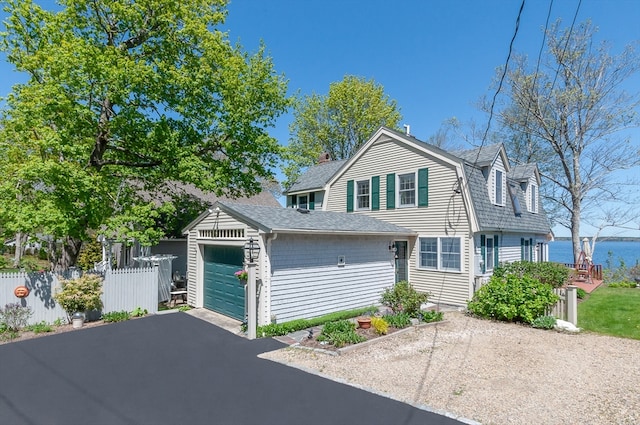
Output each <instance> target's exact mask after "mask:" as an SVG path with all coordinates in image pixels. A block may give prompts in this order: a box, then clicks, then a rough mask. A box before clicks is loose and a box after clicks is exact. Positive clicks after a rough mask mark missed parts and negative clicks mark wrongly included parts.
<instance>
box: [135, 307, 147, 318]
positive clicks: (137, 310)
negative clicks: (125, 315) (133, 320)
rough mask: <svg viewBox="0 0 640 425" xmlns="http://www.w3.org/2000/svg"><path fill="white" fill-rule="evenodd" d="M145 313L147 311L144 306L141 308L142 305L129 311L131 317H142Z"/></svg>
mask: <svg viewBox="0 0 640 425" xmlns="http://www.w3.org/2000/svg"><path fill="white" fill-rule="evenodd" d="M147 314H149V311H147V309H146V308H144V309H143V308H142V307H136V308H135V310H133V311H132V312H131V316H133V317H142V316H146V315H147Z"/></svg>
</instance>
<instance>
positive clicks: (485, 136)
mask: <svg viewBox="0 0 640 425" xmlns="http://www.w3.org/2000/svg"><path fill="white" fill-rule="evenodd" d="M524 3H525V0H522V4H520V10H519V11H518V17H517V18H516V28H515V30H514V32H513V37H511V42H510V43H509V53H508V54H507V60H506V61H505V64H504V69H503V70H502V75H501V76H500V83H499V84H498V89H497V90H496V92H495V94H494V95H493V99H492V101H491V108H490V109H489V120H488V121H487V128H486V129H485V131H484V135H483V136H482V141H481V143H480V149H478V154H477V155H476V159H475V161H473V166H474V167H475V166H476V163H477V162H478V158H479V157H480V151H481V150H482V147H483V146H484V143H485V141H486V140H487V135H488V134H489V128H490V127H491V119H492V118H493V109H494V107H495V105H496V98H497V97H498V94H499V93H500V91H501V90H502V85H503V84H504V79H505V77H506V76H507V69H508V68H509V60H510V59H511V53H512V52H513V43H514V42H515V40H516V36H517V35H518V30H519V29H520V17H521V16H522V10H523V9H524Z"/></svg>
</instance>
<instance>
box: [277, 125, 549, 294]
mask: <svg viewBox="0 0 640 425" xmlns="http://www.w3.org/2000/svg"><path fill="white" fill-rule="evenodd" d="M329 164H330V163H329ZM329 164H327V163H324V164H319V165H317V166H314V167H311V168H310V169H309V170H308V171H307V173H305V174H304V175H303V176H301V178H300V179H299V182H298V183H296V184H294V185H293V186H292V187H291V188H290V189H289V190H288V191H287V192H286V195H287V205H291V206H293V207H298V206H300V205H301V199H302V201H304V200H307V202H308V207H309V208H310V209H313V208H316V209H322V210H323V211H334V212H344V213H347V214H350V215H353V216H359V215H366V216H370V217H373V218H377V219H380V220H382V221H385V222H388V223H391V224H395V225H397V226H400V227H402V228H407V229H411V230H413V231H414V232H415V234H416V235H417V237H416V238H411V237H403V238H396V239H394V240H393V245H394V247H393V249H394V251H395V257H396V259H395V269H396V272H395V279H396V281H399V280H408V281H410V282H411V283H412V284H413V286H414V287H415V288H416V289H418V290H420V291H424V292H428V293H429V294H430V300H431V301H432V302H436V303H444V304H451V305H459V306H465V305H466V303H467V301H468V300H469V299H471V297H472V295H473V292H474V291H475V290H477V289H478V288H479V287H480V286H481V285H482V284H483V283H485V282H486V281H487V280H488V278H489V277H490V276H491V274H492V272H493V269H494V267H496V266H497V265H498V264H499V263H500V262H510V261H516V260H528V261H546V260H547V259H548V245H547V243H548V240H549V238H550V235H551V228H550V225H549V221H548V219H547V216H546V215H545V213H544V210H543V208H542V206H541V204H540V200H539V194H538V188H539V186H540V173H539V171H538V168H537V167H536V166H535V165H529V164H528V165H523V166H514V167H512V166H511V165H510V164H509V161H508V158H507V155H506V151H505V149H504V146H503V145H502V144H495V145H490V146H483V147H481V148H477V149H472V150H466V151H457V152H447V151H444V150H442V149H439V148H438V147H436V146H433V145H430V144H427V143H425V142H422V141H420V140H418V139H416V138H415V137H413V136H410V135H408V134H403V133H400V132H397V131H394V130H391V129H388V128H385V127H382V128H380V129H379V130H378V131H377V132H376V133H375V134H374V135H373V136H372V137H371V138H370V139H369V140H368V141H367V142H366V143H365V144H364V145H363V146H362V147H361V148H360V149H359V150H358V152H357V153H356V154H355V155H354V156H353V157H352V158H350V159H349V160H347V161H344V162H340V163H336V164H334V165H333V168H329V167H330V165H329ZM332 169H333V170H335V173H334V174H333V176H331V177H327V174H328V172H327V171H329V170H332ZM311 199H314V200H315V201H316V202H314V203H311V202H309V200H311ZM318 199H321V200H322V202H317V200H318Z"/></svg>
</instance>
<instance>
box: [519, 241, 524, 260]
mask: <svg viewBox="0 0 640 425" xmlns="http://www.w3.org/2000/svg"><path fill="white" fill-rule="evenodd" d="M520 260H524V238H520Z"/></svg>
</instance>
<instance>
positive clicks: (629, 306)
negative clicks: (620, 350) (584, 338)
mask: <svg viewBox="0 0 640 425" xmlns="http://www.w3.org/2000/svg"><path fill="white" fill-rule="evenodd" d="M638 311H640V290H638V289H631V288H610V287H607V286H602V287H600V288H598V289H597V290H596V291H594V292H593V293H591V295H590V296H589V298H588V299H587V300H585V301H584V302H581V303H580V304H578V326H579V327H581V328H583V329H585V330H588V331H592V332H597V333H601V334H606V335H611V336H617V337H622V338H633V339H640V316H638Z"/></svg>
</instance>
